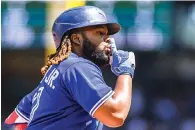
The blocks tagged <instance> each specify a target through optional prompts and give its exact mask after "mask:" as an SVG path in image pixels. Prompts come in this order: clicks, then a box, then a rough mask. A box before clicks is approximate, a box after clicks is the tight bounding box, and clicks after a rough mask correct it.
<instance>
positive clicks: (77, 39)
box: [71, 33, 82, 45]
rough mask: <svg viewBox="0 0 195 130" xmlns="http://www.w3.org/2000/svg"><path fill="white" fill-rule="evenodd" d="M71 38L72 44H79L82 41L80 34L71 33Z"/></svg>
mask: <svg viewBox="0 0 195 130" xmlns="http://www.w3.org/2000/svg"><path fill="white" fill-rule="evenodd" d="M71 40H72V42H73V43H74V44H76V45H81V42H82V35H81V34H79V33H77V34H72V35H71Z"/></svg>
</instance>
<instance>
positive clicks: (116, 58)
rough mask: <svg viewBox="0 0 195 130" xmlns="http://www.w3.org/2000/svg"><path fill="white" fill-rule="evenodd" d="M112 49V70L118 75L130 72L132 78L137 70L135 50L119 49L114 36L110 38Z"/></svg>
mask: <svg viewBox="0 0 195 130" xmlns="http://www.w3.org/2000/svg"><path fill="white" fill-rule="evenodd" d="M109 41H110V45H111V51H112V63H111V70H112V72H113V73H114V74H115V75H116V76H119V75H123V74H129V75H130V76H131V77H132V78H133V76H134V70H135V55H134V53H133V52H128V51H122V50H117V48H116V44H115V40H114V38H110V39H109Z"/></svg>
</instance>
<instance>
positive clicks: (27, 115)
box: [15, 53, 113, 130]
mask: <svg viewBox="0 0 195 130" xmlns="http://www.w3.org/2000/svg"><path fill="white" fill-rule="evenodd" d="M112 95H113V91H112V89H111V88H110V87H108V86H107V85H106V83H105V82H104V80H103V76H102V73H101V70H100V69H99V67H98V66H96V65H95V64H94V63H92V62H91V61H89V60H86V59H84V58H81V57H78V56H77V55H76V54H74V53H71V55H70V56H69V57H68V58H67V59H66V60H64V61H63V62H61V63H60V64H58V65H52V66H51V67H50V68H49V69H48V71H47V73H46V74H45V76H44V77H43V79H42V81H41V82H40V84H39V85H38V87H37V88H36V89H35V90H34V91H32V92H31V93H30V94H28V95H27V96H25V97H24V98H23V99H22V100H21V101H20V103H19V104H18V105H17V107H16V110H15V111H16V112H17V114H18V115H20V116H21V117H23V118H24V119H25V120H26V121H28V127H27V129H26V130H99V129H102V127H103V125H102V124H101V123H100V122H99V121H97V120H96V119H95V118H93V114H94V112H95V111H96V110H97V109H98V108H99V107H100V106H101V105H102V104H103V103H104V102H105V101H106V100H107V99H108V98H110V97H111V96H112Z"/></svg>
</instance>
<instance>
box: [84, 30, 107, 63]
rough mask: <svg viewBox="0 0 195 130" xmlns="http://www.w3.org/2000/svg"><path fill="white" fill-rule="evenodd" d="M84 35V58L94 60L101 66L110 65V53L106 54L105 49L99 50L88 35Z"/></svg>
mask: <svg viewBox="0 0 195 130" xmlns="http://www.w3.org/2000/svg"><path fill="white" fill-rule="evenodd" d="M82 36H83V39H84V41H83V54H84V58H86V59H88V60H90V61H92V62H93V63H94V64H96V65H97V66H99V67H105V66H106V65H109V57H110V56H109V54H106V52H105V50H98V49H97V48H96V47H94V46H93V44H92V42H91V41H90V40H89V39H88V38H87V37H86V35H85V34H84V33H82Z"/></svg>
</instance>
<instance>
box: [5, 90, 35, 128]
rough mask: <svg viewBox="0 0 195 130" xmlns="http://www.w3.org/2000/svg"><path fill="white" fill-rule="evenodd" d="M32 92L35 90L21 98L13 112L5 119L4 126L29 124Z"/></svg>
mask: <svg viewBox="0 0 195 130" xmlns="http://www.w3.org/2000/svg"><path fill="white" fill-rule="evenodd" d="M34 92H36V89H35V90H34V91H32V92H31V93H29V94H28V95H26V96H24V97H23V98H22V100H21V101H20V102H19V104H18V105H17V106H16V108H15V110H14V111H13V112H12V113H11V114H10V115H9V116H8V117H7V118H6V120H5V124H8V125H14V124H22V123H28V122H29V117H30V112H31V106H32V98H33V95H34Z"/></svg>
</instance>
